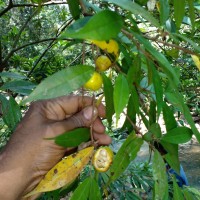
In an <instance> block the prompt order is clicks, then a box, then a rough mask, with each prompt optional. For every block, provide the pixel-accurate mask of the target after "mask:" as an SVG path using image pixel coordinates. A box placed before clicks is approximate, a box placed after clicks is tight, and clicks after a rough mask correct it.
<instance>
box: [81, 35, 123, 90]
mask: <svg viewBox="0 0 200 200" xmlns="http://www.w3.org/2000/svg"><path fill="white" fill-rule="evenodd" d="M92 43H93V44H94V45H96V46H97V47H99V48H100V49H101V50H103V51H104V52H105V53H106V54H105V55H100V56H98V57H97V59H96V60H95V72H94V73H93V75H92V77H91V78H90V79H89V80H88V82H86V83H85V85H84V88H86V89H89V90H92V91H97V90H99V89H100V88H101V86H102V84H103V80H102V76H101V72H104V71H106V70H108V69H109V68H110V67H111V66H112V61H111V59H110V58H109V57H108V55H109V54H110V55H113V56H114V57H115V58H117V57H118V55H119V46H118V43H117V42H116V41H115V40H112V39H111V40H109V41H108V42H106V41H97V40H92Z"/></svg>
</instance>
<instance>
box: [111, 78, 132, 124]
mask: <svg viewBox="0 0 200 200" xmlns="http://www.w3.org/2000/svg"><path fill="white" fill-rule="evenodd" d="M113 98H114V108H115V113H116V119H117V121H118V119H119V116H120V114H121V113H122V111H123V109H124V108H125V106H126V104H127V103H128V99H129V85H128V82H127V80H126V78H125V77H124V75H122V74H119V75H118V77H117V78H116V80H115V86H114V95H113Z"/></svg>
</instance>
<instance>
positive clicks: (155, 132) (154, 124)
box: [149, 123, 162, 138]
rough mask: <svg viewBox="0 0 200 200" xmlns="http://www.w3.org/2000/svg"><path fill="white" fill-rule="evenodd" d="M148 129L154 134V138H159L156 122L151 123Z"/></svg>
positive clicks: (160, 134)
mask: <svg viewBox="0 0 200 200" xmlns="http://www.w3.org/2000/svg"><path fill="white" fill-rule="evenodd" d="M149 131H150V132H151V133H152V134H153V135H154V136H155V138H160V137H161V136H162V132H161V128H160V125H159V124H158V123H153V124H151V126H150V128H149Z"/></svg>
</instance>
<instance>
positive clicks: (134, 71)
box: [127, 54, 141, 86]
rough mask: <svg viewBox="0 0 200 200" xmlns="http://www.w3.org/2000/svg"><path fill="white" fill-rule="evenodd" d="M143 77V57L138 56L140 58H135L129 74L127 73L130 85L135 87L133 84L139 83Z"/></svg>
mask: <svg viewBox="0 0 200 200" xmlns="http://www.w3.org/2000/svg"><path fill="white" fill-rule="evenodd" d="M140 77H141V57H140V55H139V54H138V56H136V57H135V59H134V63H133V64H132V65H131V66H130V67H129V70H128V73H127V80H128V83H129V85H130V86H131V85H133V83H139V81H140Z"/></svg>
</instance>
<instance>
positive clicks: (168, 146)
mask: <svg viewBox="0 0 200 200" xmlns="http://www.w3.org/2000/svg"><path fill="white" fill-rule="evenodd" d="M160 143H161V145H162V146H163V147H164V149H165V150H166V151H167V152H168V153H167V154H165V155H164V158H165V159H166V161H167V163H169V165H170V166H171V167H172V168H173V169H174V170H175V171H176V172H177V173H178V174H179V173H180V161H179V155H178V144H172V143H169V142H165V141H161V142H160Z"/></svg>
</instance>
